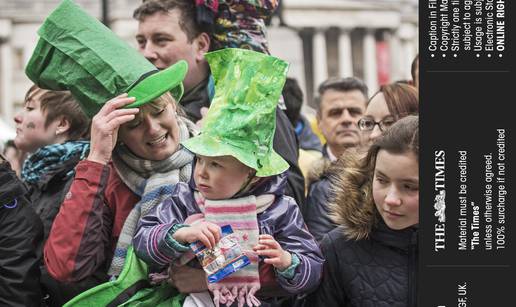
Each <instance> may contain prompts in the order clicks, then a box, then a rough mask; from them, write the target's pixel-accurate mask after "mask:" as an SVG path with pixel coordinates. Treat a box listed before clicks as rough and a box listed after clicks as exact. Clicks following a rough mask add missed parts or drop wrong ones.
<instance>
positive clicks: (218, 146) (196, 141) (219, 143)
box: [181, 134, 289, 177]
mask: <svg viewBox="0 0 516 307" xmlns="http://www.w3.org/2000/svg"><path fill="white" fill-rule="evenodd" d="M181 144H182V145H183V146H184V147H186V149H188V150H190V151H191V152H193V153H195V154H198V155H202V156H207V157H219V156H232V157H234V158H235V159H237V160H238V161H240V162H242V163H243V164H245V165H247V166H249V167H250V168H252V169H254V170H256V176H258V177H269V176H274V175H278V174H281V173H283V172H285V171H286V170H288V168H289V165H288V163H287V162H286V161H285V160H284V159H283V158H282V157H281V156H280V155H278V154H277V153H276V152H275V151H274V149H272V148H271V149H270V150H271V152H270V153H269V154H268V155H267V156H266V157H265V159H262V160H260V161H259V163H258V161H257V158H256V155H253V154H252V153H250V152H249V149H247V148H239V147H237V146H235V145H232V144H228V143H225V142H224V141H223V140H221V139H216V138H214V137H212V136H210V135H209V134H200V135H198V136H196V137H193V138H191V139H188V140H186V141H184V142H181ZM259 164H260V165H259Z"/></svg>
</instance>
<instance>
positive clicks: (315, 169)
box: [306, 157, 335, 187]
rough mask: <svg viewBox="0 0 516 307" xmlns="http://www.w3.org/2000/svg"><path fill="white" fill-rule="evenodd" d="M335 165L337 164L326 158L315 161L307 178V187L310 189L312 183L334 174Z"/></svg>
mask: <svg viewBox="0 0 516 307" xmlns="http://www.w3.org/2000/svg"><path fill="white" fill-rule="evenodd" d="M333 164H335V163H332V162H331V161H330V160H328V159H327V158H324V157H322V158H320V159H319V160H317V161H315V162H314V164H313V165H312V167H311V168H310V171H309V172H308V174H307V176H306V186H308V187H309V186H310V185H311V184H312V183H314V182H316V181H319V180H321V179H323V178H325V177H327V176H329V175H330V174H331V173H333V167H332V166H333Z"/></svg>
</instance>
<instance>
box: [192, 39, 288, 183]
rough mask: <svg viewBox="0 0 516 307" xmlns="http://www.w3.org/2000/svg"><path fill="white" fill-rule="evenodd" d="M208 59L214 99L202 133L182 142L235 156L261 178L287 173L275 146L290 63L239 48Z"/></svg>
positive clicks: (200, 151)
mask: <svg viewBox="0 0 516 307" xmlns="http://www.w3.org/2000/svg"><path fill="white" fill-rule="evenodd" d="M205 58H206V60H207V61H208V63H209V65H210V68H211V72H212V74H213V78H214V80H215V97H214V98H213V101H212V103H211V106H210V109H209V110H208V114H207V115H206V117H205V119H204V120H203V126H202V129H201V133H200V135H198V136H197V137H194V138H191V139H189V140H186V141H184V142H183V143H182V144H183V146H185V147H186V148H187V149H188V150H190V151H192V152H194V153H196V154H199V155H203V156H210V157H214V156H233V157H235V158H236V159H238V160H239V161H240V162H242V163H243V164H245V165H247V166H249V167H250V168H253V169H255V170H256V176H258V177H268V176H272V175H277V174H280V173H282V172H284V171H286V170H287V169H288V167H289V165H288V163H287V162H286V161H285V160H283V158H282V157H281V156H280V155H278V154H277V153H276V152H275V151H274V149H273V148H272V144H273V139H274V131H275V130H276V106H277V105H278V100H279V97H280V95H281V91H282V89H283V85H284V84H285V79H286V76H287V70H288V64H287V63H286V62H285V61H283V60H280V59H278V58H275V57H273V56H269V55H266V54H263V53H259V52H255V51H251V50H244V49H236V48H228V49H222V50H218V51H215V52H210V53H207V54H206V55H205Z"/></svg>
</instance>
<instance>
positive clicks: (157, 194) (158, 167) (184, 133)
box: [108, 116, 197, 276]
mask: <svg viewBox="0 0 516 307" xmlns="http://www.w3.org/2000/svg"><path fill="white" fill-rule="evenodd" d="M177 121H178V125H179V136H180V141H184V140H186V139H188V138H190V137H191V136H193V135H195V134H197V127H196V126H195V124H193V123H192V122H191V121H189V120H187V119H185V118H182V117H179V116H178V117H177ZM192 161H193V155H192V154H191V153H190V152H189V151H188V150H186V149H184V148H180V149H179V150H178V151H176V152H175V153H174V154H173V155H172V156H170V157H169V158H168V159H165V160H162V161H150V160H142V159H141V158H139V157H137V156H135V155H134V154H133V153H132V152H131V151H130V150H129V149H128V148H127V147H125V146H123V145H120V146H117V147H116V149H115V151H114V152H113V164H114V165H115V169H116V170H117V173H118V174H119V175H120V178H121V179H122V181H123V182H124V183H125V184H126V185H127V186H128V187H129V188H130V189H131V191H133V192H134V193H135V194H137V195H139V196H141V199H140V201H139V202H138V203H137V204H136V205H135V206H134V208H133V210H131V212H130V213H129V215H128V216H127V219H126V220H125V222H124V226H123V228H122V231H121V233H120V237H119V238H118V242H117V245H116V249H115V253H114V255H113V260H112V261H111V267H110V268H109V271H108V274H109V275H111V276H118V275H120V273H121V272H122V269H123V267H124V263H125V257H126V255H127V249H128V248H129V245H131V242H132V239H133V237H134V233H135V231H136V226H137V224H138V221H139V220H140V217H142V216H144V215H145V214H147V212H149V210H150V209H152V208H153V207H154V206H156V205H157V204H159V203H161V202H163V200H165V199H166V198H167V197H169V196H170V195H171V194H172V189H173V186H174V184H176V183H178V182H188V180H190V175H191V173H192V163H191V162H192Z"/></svg>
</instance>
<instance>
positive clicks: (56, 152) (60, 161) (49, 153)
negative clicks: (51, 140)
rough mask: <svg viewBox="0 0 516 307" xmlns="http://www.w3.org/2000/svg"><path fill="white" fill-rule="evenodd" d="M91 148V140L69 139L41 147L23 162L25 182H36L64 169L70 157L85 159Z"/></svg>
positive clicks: (71, 172) (70, 172)
mask: <svg viewBox="0 0 516 307" xmlns="http://www.w3.org/2000/svg"><path fill="white" fill-rule="evenodd" d="M89 150H90V142H89V141H68V142H65V143H62V144H52V145H48V146H44V147H41V148H40V149H38V150H37V151H36V152H35V153H33V154H32V155H30V156H29V157H28V158H27V160H25V162H24V163H23V168H22V172H21V176H22V179H23V180H24V181H25V182H28V183H31V184H35V183H37V182H39V181H40V180H41V179H42V178H43V177H44V176H45V175H47V174H53V173H54V172H56V171H59V170H61V169H62V167H63V165H64V164H65V163H66V162H67V161H69V160H70V159H74V158H77V157H78V158H79V159H80V160H82V159H84V157H85V156H86V154H87V153H88V151H89ZM73 174H74V170H73V169H72V170H70V171H69V172H68V173H67V174H66V178H68V177H70V176H73Z"/></svg>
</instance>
